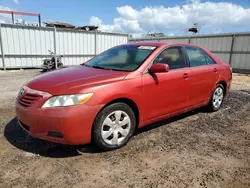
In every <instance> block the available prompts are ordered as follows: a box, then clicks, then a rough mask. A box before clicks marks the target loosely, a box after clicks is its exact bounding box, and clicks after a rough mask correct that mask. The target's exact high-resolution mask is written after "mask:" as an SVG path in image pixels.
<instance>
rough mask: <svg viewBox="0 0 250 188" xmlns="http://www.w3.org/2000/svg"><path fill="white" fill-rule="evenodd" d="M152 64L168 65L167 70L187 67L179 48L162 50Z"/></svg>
mask: <svg viewBox="0 0 250 188" xmlns="http://www.w3.org/2000/svg"><path fill="white" fill-rule="evenodd" d="M153 63H163V64H168V66H169V70H173V69H180V68H184V67H187V64H186V61H185V55H184V52H183V50H182V47H181V46H174V47H170V48H167V49H165V50H163V51H162V52H161V53H160V54H159V55H158V56H157V58H155V60H154V62H153Z"/></svg>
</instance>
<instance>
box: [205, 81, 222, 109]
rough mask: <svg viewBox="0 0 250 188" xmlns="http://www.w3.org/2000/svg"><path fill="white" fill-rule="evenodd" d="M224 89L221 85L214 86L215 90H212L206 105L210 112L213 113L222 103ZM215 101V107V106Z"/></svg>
mask: <svg viewBox="0 0 250 188" xmlns="http://www.w3.org/2000/svg"><path fill="white" fill-rule="evenodd" d="M224 90H225V88H224V86H223V85H222V84H218V85H216V87H215V89H214V90H213V92H212V94H211V97H210V101H209V103H208V106H207V107H208V110H209V111H211V112H215V111H217V110H219V109H220V107H221V104H222V103H223V99H224V97H225V92H224ZM216 100H217V105H216Z"/></svg>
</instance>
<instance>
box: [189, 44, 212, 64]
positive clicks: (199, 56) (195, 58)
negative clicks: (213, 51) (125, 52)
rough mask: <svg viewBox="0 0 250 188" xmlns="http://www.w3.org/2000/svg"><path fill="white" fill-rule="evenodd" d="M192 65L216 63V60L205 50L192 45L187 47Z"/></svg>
mask: <svg viewBox="0 0 250 188" xmlns="http://www.w3.org/2000/svg"><path fill="white" fill-rule="evenodd" d="M185 49H186V52H187V55H188V59H189V62H190V66H191V67H198V66H203V65H210V64H215V62H214V60H213V59H212V58H211V57H210V56H209V55H207V54H206V53H205V52H204V51H203V50H201V49H199V48H195V47H191V46H187V47H185Z"/></svg>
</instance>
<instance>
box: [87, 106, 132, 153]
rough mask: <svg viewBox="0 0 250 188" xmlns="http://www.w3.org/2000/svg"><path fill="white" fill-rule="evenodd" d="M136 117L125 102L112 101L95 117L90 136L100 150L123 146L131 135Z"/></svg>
mask: <svg viewBox="0 0 250 188" xmlns="http://www.w3.org/2000/svg"><path fill="white" fill-rule="evenodd" d="M135 126H136V119H135V115H134V112H133V110H132V109H131V107H130V106H128V105H127V104H125V103H114V104H111V105H109V106H107V107H106V108H104V109H103V110H102V111H101V112H100V113H99V114H98V115H97V117H96V119H95V122H94V125H93V130H92V138H93V140H92V141H93V143H94V144H95V145H96V146H97V147H98V148H99V149H101V150H112V149H117V148H120V147H122V146H124V145H125V144H126V143H127V142H128V141H129V140H130V138H131V137H132V136H133V134H134V131H135Z"/></svg>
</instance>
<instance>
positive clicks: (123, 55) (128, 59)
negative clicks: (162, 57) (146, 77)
mask: <svg viewBox="0 0 250 188" xmlns="http://www.w3.org/2000/svg"><path fill="white" fill-rule="evenodd" d="M155 49H156V47H155V46H143V45H124V46H117V47H114V48H111V49H109V50H107V51H105V52H103V53H101V54H100V55H98V56H96V57H94V58H93V59H91V60H90V61H89V62H87V63H86V64H85V66H88V67H94V68H99V69H108V70H118V71H129V72H130V71H134V70H136V69H137V68H138V67H139V66H140V65H141V64H142V63H143V62H144V61H145V60H146V59H147V57H148V56H149V55H150V54H151V53H152V52H153V51H154V50H155Z"/></svg>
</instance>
